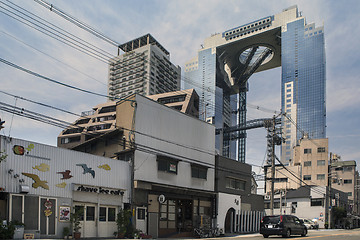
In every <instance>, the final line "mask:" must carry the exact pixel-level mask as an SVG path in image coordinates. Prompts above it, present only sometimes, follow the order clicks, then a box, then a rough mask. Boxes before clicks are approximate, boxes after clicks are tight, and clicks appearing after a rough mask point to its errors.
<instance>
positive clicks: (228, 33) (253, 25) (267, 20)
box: [225, 18, 270, 36]
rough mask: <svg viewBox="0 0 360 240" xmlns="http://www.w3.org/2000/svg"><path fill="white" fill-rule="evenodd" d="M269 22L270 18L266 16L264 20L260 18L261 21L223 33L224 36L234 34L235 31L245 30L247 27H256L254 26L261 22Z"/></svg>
mask: <svg viewBox="0 0 360 240" xmlns="http://www.w3.org/2000/svg"><path fill="white" fill-rule="evenodd" d="M269 22H270V18H268V19H266V20H262V21H261V20H260V21H259V22H256V23H253V24H249V25H248V26H244V27H240V28H239V29H236V30H233V31H232V32H227V33H225V36H228V35H231V34H235V33H238V32H241V31H246V30H247V29H250V28H253V27H256V26H258V25H261V24H265V23H269ZM260 29H261V28H260Z"/></svg>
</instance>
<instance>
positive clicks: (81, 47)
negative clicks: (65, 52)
mask: <svg viewBox="0 0 360 240" xmlns="http://www.w3.org/2000/svg"><path fill="white" fill-rule="evenodd" d="M0 3H2V4H4V5H5V6H7V7H9V8H11V9H13V10H14V11H16V12H17V13H15V12H14V11H12V10H10V9H7V8H5V7H3V6H0V8H1V9H3V10H0V12H1V13H3V14H5V15H7V16H9V17H11V18H13V19H15V20H17V21H19V22H21V23H23V24H24V25H26V26H28V27H30V28H33V29H35V30H37V31H39V32H41V33H43V34H45V35H47V36H49V37H51V38H54V39H56V40H58V41H60V42H62V43H64V44H66V45H68V46H70V47H72V48H74V49H76V50H78V51H80V52H83V53H85V54H87V55H89V56H91V57H94V58H96V59H98V60H100V61H102V62H104V63H108V62H109V59H110V58H112V57H113V55H112V54H110V53H108V52H106V51H104V50H101V49H100V48H97V47H95V46H94V45H92V44H90V43H88V42H86V41H85V40H83V39H81V38H79V37H76V36H75V35H73V34H71V33H69V32H67V31H65V30H63V29H61V28H59V27H57V26H55V25H54V24H51V23H49V22H47V21H46V20H44V19H42V18H40V17H38V16H36V15H35V14H32V13H30V12H29V11H27V10H25V9H23V8H21V7H19V6H18V8H20V10H19V9H15V8H14V7H12V6H9V5H8V4H6V3H4V2H2V1H0ZM14 5H15V4H14ZM15 6H17V5H15ZM24 11H26V12H27V13H29V14H31V15H32V16H34V17H36V18H38V19H40V20H41V21H43V22H41V21H39V20H37V19H35V18H34V17H32V16H29V14H26V13H24ZM44 22H45V23H44ZM49 24H50V25H51V26H49ZM52 26H54V27H52Z"/></svg>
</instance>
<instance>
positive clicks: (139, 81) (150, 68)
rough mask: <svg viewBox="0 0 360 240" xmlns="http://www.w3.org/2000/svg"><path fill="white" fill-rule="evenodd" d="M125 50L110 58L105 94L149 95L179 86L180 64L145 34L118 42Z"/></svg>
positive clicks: (121, 95)
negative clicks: (176, 64) (125, 41)
mask: <svg viewBox="0 0 360 240" xmlns="http://www.w3.org/2000/svg"><path fill="white" fill-rule="evenodd" d="M119 48H120V49H121V50H122V51H124V52H125V53H124V54H122V55H119V56H117V57H115V58H113V59H111V60H110V64H109V84H108V95H110V96H113V97H114V98H118V99H119V98H124V97H125V96H128V95H131V94H133V93H138V94H141V95H153V94H158V93H165V92H172V91H177V90H180V79H181V68H180V67H179V66H175V65H174V64H172V63H171V62H170V53H169V52H168V51H167V50H166V49H165V48H164V47H163V46H162V45H161V44H160V43H159V42H158V41H156V39H155V38H154V37H153V36H151V34H146V35H144V36H142V37H139V38H137V39H134V40H131V41H129V42H127V43H124V44H122V45H120V46H119Z"/></svg>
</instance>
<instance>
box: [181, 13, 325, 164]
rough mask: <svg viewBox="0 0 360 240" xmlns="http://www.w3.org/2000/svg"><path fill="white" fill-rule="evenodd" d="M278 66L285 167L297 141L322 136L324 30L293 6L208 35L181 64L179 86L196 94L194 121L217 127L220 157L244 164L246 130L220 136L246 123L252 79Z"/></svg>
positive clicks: (323, 136)
mask: <svg viewBox="0 0 360 240" xmlns="http://www.w3.org/2000/svg"><path fill="white" fill-rule="evenodd" d="M280 66H281V68H282V79H281V86H282V87H281V91H282V92H281V96H282V102H281V107H282V113H283V114H284V115H283V116H282V131H283V136H284V137H285V142H284V143H283V145H282V151H281V152H282V153H281V159H282V161H283V162H284V163H288V162H289V161H290V159H291V158H292V154H293V147H294V146H295V145H296V144H297V141H298V140H299V139H300V138H303V137H308V138H325V137H326V131H325V125H326V109H325V79H326V78H325V44H324V32H323V27H318V28H315V24H313V23H312V24H307V23H306V20H305V18H304V17H303V16H301V15H300V14H299V12H298V9H297V6H293V7H290V8H287V9H284V10H283V11H282V12H281V13H279V14H276V15H273V16H268V17H265V18H261V19H259V20H256V21H253V22H250V23H248V24H244V25H240V26H238V27H235V28H232V29H229V30H226V31H224V32H222V33H219V34H214V35H212V36H211V37H209V38H207V39H205V41H204V44H203V45H202V48H201V49H200V50H198V54H197V56H196V57H194V58H193V59H191V60H189V61H188V62H186V64H185V74H184V75H185V76H184V78H183V79H182V80H183V81H182V87H183V88H184V89H187V88H195V89H196V91H197V93H198V94H199V97H200V107H199V112H200V114H199V115H200V116H199V117H200V119H203V120H206V121H207V122H210V123H212V124H214V125H215V126H216V128H217V129H218V131H217V133H218V134H217V135H216V149H217V150H218V151H219V154H220V155H223V156H226V157H230V158H233V159H237V160H239V161H243V162H244V161H245V148H246V147H245V143H246V131H245V130H240V131H237V132H232V133H226V134H225V133H224V132H226V131H225V130H226V129H229V128H230V127H232V126H243V127H244V126H245V125H246V92H247V91H248V82H247V81H248V79H249V78H251V75H252V74H253V73H256V72H260V71H265V70H268V69H272V68H276V67H280ZM255 91H256V90H255ZM269 91H271V89H269ZM242 129H243V128H242ZM264 137H265V136H264Z"/></svg>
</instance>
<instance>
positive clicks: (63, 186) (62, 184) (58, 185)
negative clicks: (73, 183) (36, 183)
mask: <svg viewBox="0 0 360 240" xmlns="http://www.w3.org/2000/svg"><path fill="white" fill-rule="evenodd" d="M55 186H57V187H59V188H65V187H66V182H62V183H59V184H56V185H55Z"/></svg>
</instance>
